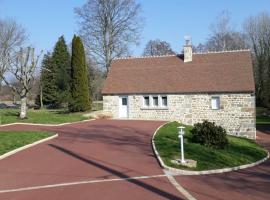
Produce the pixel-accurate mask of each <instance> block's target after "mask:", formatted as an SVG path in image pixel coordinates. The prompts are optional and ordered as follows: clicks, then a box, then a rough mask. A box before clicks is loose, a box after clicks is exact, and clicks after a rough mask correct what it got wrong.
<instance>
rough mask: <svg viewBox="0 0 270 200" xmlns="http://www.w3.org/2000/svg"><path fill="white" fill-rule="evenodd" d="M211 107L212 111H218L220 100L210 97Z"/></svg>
mask: <svg viewBox="0 0 270 200" xmlns="http://www.w3.org/2000/svg"><path fill="white" fill-rule="evenodd" d="M211 106H212V109H213V110H218V109H220V98H219V97H212V98H211Z"/></svg>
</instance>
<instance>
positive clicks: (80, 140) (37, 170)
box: [0, 120, 183, 200]
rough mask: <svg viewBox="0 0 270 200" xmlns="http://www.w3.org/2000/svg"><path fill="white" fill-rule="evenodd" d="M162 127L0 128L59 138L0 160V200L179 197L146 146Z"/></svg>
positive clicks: (99, 123)
mask: <svg viewBox="0 0 270 200" xmlns="http://www.w3.org/2000/svg"><path fill="white" fill-rule="evenodd" d="M163 123H164V122H161V121H137V120H136V121H135V120H134V121H132V120H95V121H89V122H81V123H75V124H70V125H64V126H59V127H49V126H31V125H12V126H7V127H1V128H0V130H46V131H53V132H57V133H58V134H59V137H58V138H56V139H53V140H50V141H48V142H45V143H42V144H40V145H37V146H34V147H32V148H29V149H27V150H24V151H21V152H19V153H17V154H15V155H13V156H11V157H8V158H6V159H4V160H1V161H0V199H1V200H2V199H14V200H15V199H16V200H26V199H27V200H29V199H39V200H43V199H44V200H45V199H46V200H47V199H50V200H54V199H57V200H60V199H63V200H69V199H70V200H74V199H80V200H81V199H82V200H84V199H87V200H89V199H101V200H102V199H183V196H181V194H180V193H179V192H178V191H177V190H176V189H175V188H174V187H173V186H172V185H171V183H170V182H169V181H168V179H167V177H165V176H164V173H163V171H162V169H161V168H160V166H159V164H158V162H157V160H156V158H155V156H154V154H153V151H152V148H151V137H152V135H153V133H154V131H155V130H156V129H157V128H158V127H159V126H160V125H162V124H163ZM134 177H135V178H134ZM136 177H139V178H138V179H136ZM106 180H107V181H106ZM99 181H100V182H99ZM20 189H21V191H20ZM13 190H15V191H13Z"/></svg>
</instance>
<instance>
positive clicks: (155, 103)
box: [153, 96, 158, 107]
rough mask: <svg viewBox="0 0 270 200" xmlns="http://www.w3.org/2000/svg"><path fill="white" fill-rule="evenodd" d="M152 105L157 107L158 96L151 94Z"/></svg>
mask: <svg viewBox="0 0 270 200" xmlns="http://www.w3.org/2000/svg"><path fill="white" fill-rule="evenodd" d="M153 106H154V107H158V96H153Z"/></svg>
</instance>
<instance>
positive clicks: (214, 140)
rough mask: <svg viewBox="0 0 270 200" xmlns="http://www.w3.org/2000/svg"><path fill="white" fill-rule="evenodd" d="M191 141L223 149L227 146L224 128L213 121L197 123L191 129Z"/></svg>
mask: <svg viewBox="0 0 270 200" xmlns="http://www.w3.org/2000/svg"><path fill="white" fill-rule="evenodd" d="M191 141H192V142H194V143H199V144H201V145H204V146H207V147H212V148H218V149H224V148H225V147H227V146H228V139H227V137H226V130H225V129H224V128H222V127H221V126H217V125H216V124H215V123H214V122H209V121H206V120H205V121H203V123H197V124H195V125H194V128H193V129H192V130H191Z"/></svg>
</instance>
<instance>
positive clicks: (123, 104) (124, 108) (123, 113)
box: [119, 96, 128, 118]
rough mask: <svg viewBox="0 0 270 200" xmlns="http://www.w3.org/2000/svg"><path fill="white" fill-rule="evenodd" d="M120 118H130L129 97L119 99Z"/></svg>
mask: <svg viewBox="0 0 270 200" xmlns="http://www.w3.org/2000/svg"><path fill="white" fill-rule="evenodd" d="M119 117H120V118H127V117H128V97H127V96H122V97H119Z"/></svg>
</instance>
